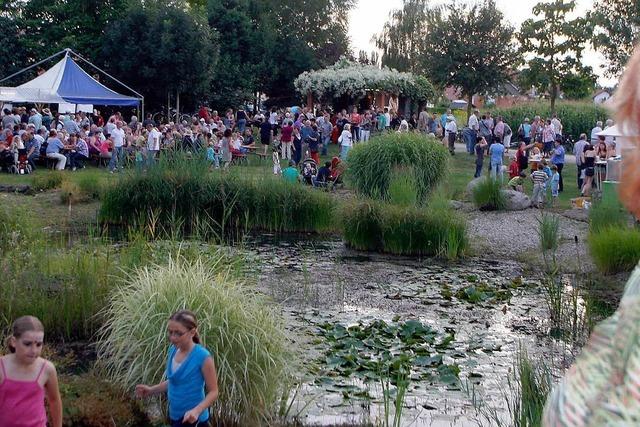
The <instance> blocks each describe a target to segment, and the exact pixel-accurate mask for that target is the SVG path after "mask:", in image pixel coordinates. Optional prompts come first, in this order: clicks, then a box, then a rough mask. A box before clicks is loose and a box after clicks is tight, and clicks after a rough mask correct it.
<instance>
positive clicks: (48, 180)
mask: <svg viewBox="0 0 640 427" xmlns="http://www.w3.org/2000/svg"><path fill="white" fill-rule="evenodd" d="M62 181H64V177H63V175H62V172H61V171H52V172H49V171H41V172H38V173H36V174H34V175H33V178H31V186H32V187H33V189H34V190H36V191H45V190H51V189H54V188H58V187H60V186H61V185H62Z"/></svg>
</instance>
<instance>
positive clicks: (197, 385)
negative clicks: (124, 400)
mask: <svg viewBox="0 0 640 427" xmlns="http://www.w3.org/2000/svg"><path fill="white" fill-rule="evenodd" d="M197 328H198V324H197V321H196V316H195V314H193V313H192V312H190V311H188V310H180V311H178V312H176V313H174V314H173V315H172V316H171V317H170V318H169V323H168V325H167V334H168V336H169V341H170V342H171V346H170V347H169V356H168V358H167V369H166V371H165V375H166V377H167V379H166V381H163V382H161V383H160V384H156V385H154V386H148V385H144V384H140V385H137V386H136V394H137V395H138V397H147V396H152V395H154V394H159V393H164V392H166V393H167V396H168V398H169V420H170V421H171V427H205V426H208V425H209V407H210V406H211V405H212V404H213V402H214V401H215V400H216V399H217V398H218V375H217V373H216V367H215V365H214V363H213V358H212V357H211V354H210V353H209V351H208V350H207V349H206V348H204V347H203V346H201V345H200V338H199V337H198V329H197ZM205 386H206V390H207V392H206V394H205Z"/></svg>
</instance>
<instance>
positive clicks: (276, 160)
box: [271, 145, 282, 175]
mask: <svg viewBox="0 0 640 427" xmlns="http://www.w3.org/2000/svg"><path fill="white" fill-rule="evenodd" d="M278 151H279V150H278V147H277V146H275V145H274V146H273V154H272V155H271V160H272V161H273V174H274V175H280V174H281V173H282V167H281V166H280V154H278Z"/></svg>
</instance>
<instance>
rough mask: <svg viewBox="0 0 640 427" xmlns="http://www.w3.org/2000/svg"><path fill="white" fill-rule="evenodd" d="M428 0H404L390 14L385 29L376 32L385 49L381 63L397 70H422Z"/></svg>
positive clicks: (379, 46) (377, 39)
mask: <svg viewBox="0 0 640 427" xmlns="http://www.w3.org/2000/svg"><path fill="white" fill-rule="evenodd" d="M428 11H429V0H403V5H402V9H397V10H394V11H392V12H391V13H390V14H389V21H387V22H386V23H385V24H384V27H383V28H382V32H381V33H380V34H378V35H376V36H374V40H375V43H376V46H377V47H378V48H379V49H381V50H382V65H383V66H387V67H390V68H395V69H396V70H398V71H419V70H420V67H421V65H420V55H421V51H422V47H423V46H422V44H423V40H424V38H425V37H426V35H427V26H426V25H425V24H426V22H427V15H428Z"/></svg>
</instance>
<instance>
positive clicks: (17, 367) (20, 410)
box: [0, 316, 62, 427]
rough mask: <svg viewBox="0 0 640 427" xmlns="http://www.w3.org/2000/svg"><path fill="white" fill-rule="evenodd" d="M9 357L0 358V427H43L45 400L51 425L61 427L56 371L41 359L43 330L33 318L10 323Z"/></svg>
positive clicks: (45, 416)
mask: <svg viewBox="0 0 640 427" xmlns="http://www.w3.org/2000/svg"><path fill="white" fill-rule="evenodd" d="M12 330H13V333H12V335H11V336H10V337H9V340H8V347H9V351H10V352H11V353H10V354H8V355H6V356H2V357H0V426H2V427H46V425H47V412H46V410H45V407H44V403H45V397H46V400H47V401H48V402H49V413H50V414H51V426H52V427H62V402H61V400H60V391H59V390H58V377H57V375H56V369H55V367H54V366H53V364H52V363H51V362H49V361H48V360H45V359H43V358H41V357H40V353H41V352H42V342H43V339H44V328H43V326H42V323H41V322H40V321H39V320H38V319H37V318H35V317H33V316H23V317H20V318H18V319H16V321H15V322H13V328H12Z"/></svg>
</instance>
